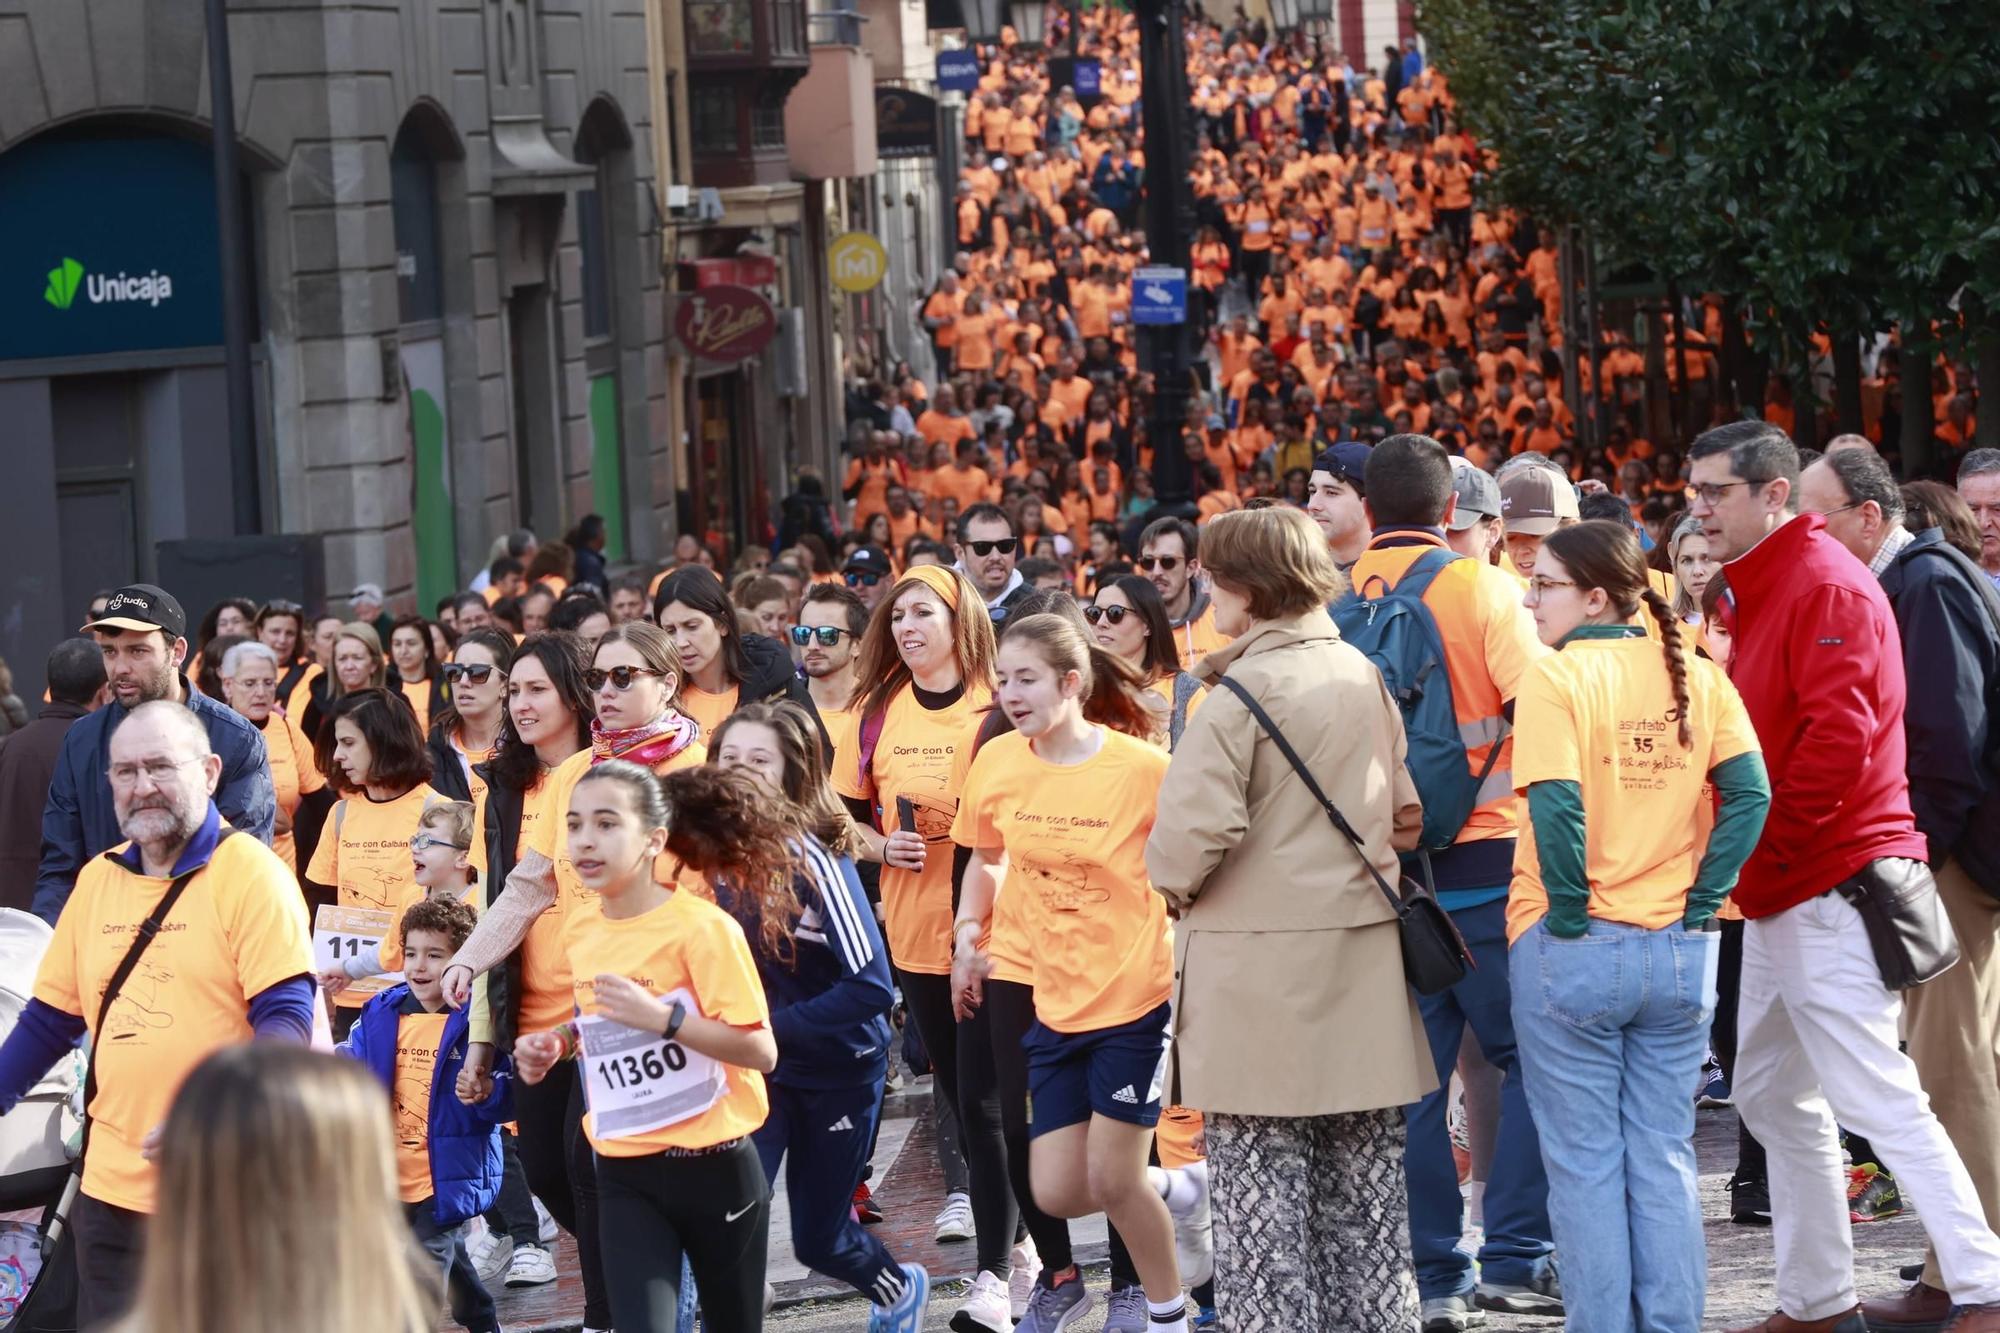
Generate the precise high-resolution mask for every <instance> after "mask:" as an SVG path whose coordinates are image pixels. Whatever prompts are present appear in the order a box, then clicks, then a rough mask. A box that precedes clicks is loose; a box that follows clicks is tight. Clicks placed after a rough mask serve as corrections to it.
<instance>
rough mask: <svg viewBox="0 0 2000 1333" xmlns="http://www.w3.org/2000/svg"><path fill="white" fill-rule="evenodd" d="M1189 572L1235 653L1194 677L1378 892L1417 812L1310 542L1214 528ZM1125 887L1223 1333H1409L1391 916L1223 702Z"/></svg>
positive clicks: (1330, 578) (1412, 1051)
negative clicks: (1162, 991)
mask: <svg viewBox="0 0 2000 1333" xmlns="http://www.w3.org/2000/svg"><path fill="white" fill-rule="evenodd" d="M1200 558H1201V561H1202V564H1203V565H1204V567H1205V568H1206V569H1207V571H1208V575H1209V578H1210V580H1211V584H1212V587H1211V595H1212V597H1213V600H1214V605H1215V616H1216V628H1217V629H1219V630H1221V631H1223V632H1225V633H1230V634H1234V635H1235V636H1236V637H1235V640H1234V641H1233V642H1232V643H1230V644H1229V645H1228V646H1227V647H1224V648H1221V649H1218V650H1217V651H1215V652H1213V653H1210V654H1209V655H1208V656H1207V657H1206V658H1204V659H1203V660H1202V662H1201V663H1200V665H1199V666H1197V667H1196V668H1195V675H1196V676H1198V677H1199V678H1201V679H1202V680H1203V681H1204V682H1205V683H1208V684H1210V685H1214V684H1215V682H1216V680H1217V679H1218V678H1219V677H1221V676H1224V675H1227V676H1229V677H1230V678H1232V679H1234V680H1237V681H1241V682H1242V683H1243V684H1244V685H1245V686H1246V687H1247V688H1248V689H1249V691H1250V693H1251V695H1252V697H1254V698H1255V699H1256V700H1257V701H1258V702H1259V703H1260V704H1262V705H1263V707H1264V709H1265V710H1266V711H1267V712H1268V713H1269V714H1270V715H1271V718H1272V720H1273V721H1274V722H1275V723H1276V724H1277V725H1278V727H1279V728H1280V729H1281V730H1282V731H1283V732H1284V733H1285V737H1286V739H1287V740H1289V741H1290V742H1291V743H1292V745H1293V747H1294V748H1295V749H1296V750H1297V751H1298V752H1299V754H1300V756H1301V757H1302V758H1303V759H1304V760H1305V762H1306V764H1307V766H1308V767H1309V768H1311V770H1312V772H1313V776H1314V777H1315V778H1317V779H1318V781H1319V783H1320V786H1321V788H1322V789H1323V790H1324V791H1325V792H1326V794H1327V797H1328V798H1329V799H1330V800H1331V801H1332V802H1333V803H1334V804H1335V805H1336V806H1337V807H1339V809H1340V811H1341V813H1343V814H1344V815H1345V816H1346V817H1347V819H1348V822H1349V823H1351V824H1352V825H1353V826H1354V830H1355V832H1356V833H1358V834H1359V835H1360V836H1361V838H1362V841H1363V842H1364V843H1365V844H1366V846H1367V850H1368V858H1369V860H1370V861H1372V862H1373V863H1374V864H1375V867H1376V868H1377V869H1378V870H1380V871H1381V872H1382V874H1383V875H1384V876H1385V877H1386V878H1387V879H1388V880H1389V882H1390V883H1391V884H1393V883H1395V882H1396V881H1397V876H1398V865H1397V859H1396V850H1397V848H1399V847H1400V848H1408V847H1414V846H1415V845H1416V839H1417V832H1418V828H1419V826H1420V824H1421V821H1422V808H1421V806H1420V805H1419V804H1418V801H1417V793H1416V789H1415V787H1414V786H1413V785H1412V784H1411V781H1410V777H1409V773H1408V771H1407V770H1406V769H1405V768H1404V766H1403V756H1404V748H1405V746H1404V738H1403V723H1402V718H1401V716H1400V715H1399V714H1398V712H1397V711H1396V707H1395V704H1394V702H1393V701H1392V700H1391V699H1390V698H1389V695H1388V691H1387V690H1386V689H1385V688H1384V687H1383V685H1382V679H1381V676H1380V675H1379V674H1378V673H1377V672H1376V670H1375V668H1374V667H1373V666H1371V665H1370V664H1369V662H1368V660H1367V659H1366V658H1365V657H1363V656H1362V655H1361V654H1360V653H1359V652H1358V651H1356V650H1355V649H1354V648H1352V647H1351V646H1349V645H1348V644H1346V643H1343V642H1342V641H1341V638H1340V634H1339V632H1338V631H1337V630H1336V629H1335V628H1334V626H1333V621H1332V620H1331V618H1330V617H1329V616H1328V615H1327V613H1326V605H1327V602H1328V601H1329V600H1330V599H1331V598H1332V597H1334V596H1335V595H1337V594H1338V593H1339V592H1341V591H1343V590H1344V580H1343V579H1342V578H1341V575H1340V573H1339V572H1338V570H1336V569H1335V567H1334V565H1333V560H1332V557H1331V555H1330V554H1329V553H1328V551H1327V547H1326V540H1325V538H1324V537H1323V536H1322V535H1321V534H1320V531H1319V529H1318V528H1317V527H1316V526H1314V524H1313V523H1312V521H1311V520H1310V519H1308V518H1307V517H1306V516H1305V515H1304V514H1303V513H1300V512H1298V511H1297V510H1291V509H1263V510H1253V511H1244V512H1240V513H1232V514H1224V515H1222V516H1220V517H1218V518H1216V519H1215V520H1214V521H1213V522H1211V523H1210V524H1209V525H1208V526H1207V527H1205V528H1203V529H1202V535H1201V552H1200ZM1146 867H1147V870H1148V872H1149V873H1150V874H1151V876H1152V880H1153V886H1154V888H1155V889H1157V890H1158V891H1159V892H1160V893H1161V894H1163V895H1164V896H1165V897H1166V899H1167V903H1168V905H1169V908H1170V910H1172V911H1173V912H1174V913H1175V914H1176V915H1177V917H1178V918H1179V919H1178V922H1177V923H1176V925H1175V927H1174V935H1175V949H1176V955H1177V956H1176V958H1175V987H1174V1028H1175V1034H1176V1035H1175V1039H1174V1056H1173V1058H1174V1066H1173V1081H1172V1082H1171V1083H1170V1084H1169V1094H1170V1095H1169V1098H1168V1100H1169V1101H1178V1102H1180V1103H1182V1104H1185V1105H1188V1106H1192V1107H1195V1108H1197V1109H1199V1110H1200V1111H1202V1112H1203V1114H1204V1117H1205V1119H1206V1122H1207V1136H1208V1157H1209V1171H1210V1178H1211V1180H1212V1182H1213V1190H1214V1194H1213V1210H1214V1219H1215V1279H1216V1286H1217V1293H1216V1296H1217V1305H1218V1307H1219V1308H1220V1309H1221V1310H1222V1312H1223V1315H1224V1317H1225V1318H1226V1319H1227V1320H1228V1321H1229V1327H1230V1328H1231V1330H1233V1331H1234V1333H1263V1331H1265V1330H1271V1331H1272V1333H1276V1331H1277V1330H1286V1331H1287V1333H1289V1331H1290V1330H1296V1329H1315V1330H1318V1329H1327V1330H1331V1329H1341V1330H1354V1331H1355V1333H1372V1331H1373V1330H1396V1333H1404V1330H1408V1329H1412V1328H1414V1327H1415V1323H1416V1314H1417V1294H1416V1283H1415V1279H1414V1277H1413V1275H1412V1272H1411V1267H1410V1255H1409V1236H1408V1221H1407V1216H1406V1205H1405V1194H1404V1185H1403V1113H1402V1110H1401V1108H1402V1107H1403V1106H1404V1105H1406V1104H1408V1103H1410V1102H1414V1101H1416V1100H1417V1099H1418V1098H1419V1097H1421V1096H1423V1095H1424V1094H1425V1093H1427V1092H1429V1091H1431V1090H1432V1089H1433V1088H1434V1087H1436V1085H1437V1080H1436V1073H1435V1071H1434V1069H1433V1067H1432V1063H1431V1057H1430V1048H1429V1046H1428V1044H1427V1043H1426V1042H1425V1039H1424V1030H1423V1024H1422V1022H1421V1020H1420V1019H1419V1017H1418V1014H1417V1007H1416V1003H1415V1001H1414V1000H1413V999H1412V997H1411V994H1410V990H1409V987H1408V985H1407V984H1406V982H1405V981H1404V977H1403V962H1402V949H1401V944H1400V941H1399V937H1398V933H1397V927H1396V921H1395V913H1394V911H1393V910H1392V909H1391V907H1390V906H1389V903H1388V900H1387V899H1386V898H1385V897H1384V896H1383V894H1382V892H1381V890H1380V889H1379V888H1378V887H1377V886H1376V884H1375V881H1374V879H1373V878H1372V877H1371V876H1370V875H1369V874H1368V870H1367V867H1366V866H1365V865H1363V863H1362V860H1361V854H1360V852H1358V851H1357V850H1356V849H1355V847H1354V845H1353V844H1352V843H1350V842H1348V841H1347V839H1346V838H1345V837H1343V836H1342V835H1341V834H1340V832H1339V831H1338V830H1336V829H1335V828H1334V827H1333V825H1332V823H1331V821H1329V820H1328V818H1327V816H1326V813H1325V812H1324V811H1323V810H1322V809H1321V808H1320V806H1319V803H1318V802H1317V801H1315V800H1314V799H1313V797H1312V795H1311V793H1310V792H1308V791H1307V789H1306V787H1305V784H1304V783H1303V782H1302V781H1301V780H1300V778H1299V777H1298V775H1297V774H1296V773H1295V772H1293V770H1292V767H1291V765H1290V764H1289V763H1287V762H1286V760H1285V757H1284V755H1283V754H1281V753H1280V752H1279V751H1278V748H1277V747H1276V746H1275V745H1274V744H1273V743H1272V742H1271V740H1270V739H1269V737H1268V736H1266V735H1265V734H1264V732H1263V729H1262V728H1261V727H1260V726H1259V725H1258V723H1257V720H1256V719H1255V718H1254V717H1252V716H1251V714H1250V712H1249V711H1248V710H1247V709H1246V708H1245V707H1244V705H1243V703H1242V701H1241V700H1240V699H1238V698H1237V697H1236V695H1235V694H1234V693H1233V692H1231V691H1230V690H1228V689H1226V688H1221V687H1216V688H1212V689H1211V690H1210V691H1209V694H1208V698H1207V702H1206V703H1205V704H1204V705H1203V707H1202V709H1201V711H1200V712H1199V713H1197V714H1195V716H1194V718H1193V719H1192V720H1191V721H1190V722H1189V724H1188V728H1187V731H1186V732H1185V733H1184V734H1183V735H1182V737H1181V743H1180V745H1179V747H1178V748H1177V749H1176V750H1175V751H1174V757H1173V763H1172V765H1171V766H1170V767H1169V768H1168V770H1167V777H1166V782H1165V785H1164V786H1163V787H1162V788H1161V790H1160V818H1159V820H1158V822H1157V823H1156V824H1155V826H1154V829H1153V834H1152V837H1151V839H1150V840H1149V841H1148V843H1147V845H1146Z"/></svg>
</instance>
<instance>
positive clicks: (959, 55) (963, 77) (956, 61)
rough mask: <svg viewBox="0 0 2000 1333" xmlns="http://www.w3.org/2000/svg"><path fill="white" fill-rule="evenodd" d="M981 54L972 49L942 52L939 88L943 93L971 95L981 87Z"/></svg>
mask: <svg viewBox="0 0 2000 1333" xmlns="http://www.w3.org/2000/svg"><path fill="white" fill-rule="evenodd" d="M979 75H980V69H979V53H978V52H977V51H974V50H971V49H970V48H961V49H960V50H957V51H940V52H938V58H937V86H938V91H939V92H941V93H969V92H971V91H972V90H973V89H974V88H977V87H978V86H979Z"/></svg>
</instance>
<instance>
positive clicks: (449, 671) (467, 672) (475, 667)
mask: <svg viewBox="0 0 2000 1333" xmlns="http://www.w3.org/2000/svg"><path fill="white" fill-rule="evenodd" d="M441 670H442V671H443V672H444V678H445V679H446V680H448V681H450V682H451V683H452V684H454V685H456V684H458V682H459V681H461V680H469V681H471V682H472V683H473V684H474V685H484V684H485V683H486V682H487V681H489V680H491V679H492V678H493V673H494V672H496V671H500V668H499V667H497V666H485V665H480V664H477V663H472V662H446V663H445V664H444V666H443V667H442V668H441ZM500 674H501V676H502V677H503V678H504V677H505V676H506V674H507V673H506V672H504V671H500Z"/></svg>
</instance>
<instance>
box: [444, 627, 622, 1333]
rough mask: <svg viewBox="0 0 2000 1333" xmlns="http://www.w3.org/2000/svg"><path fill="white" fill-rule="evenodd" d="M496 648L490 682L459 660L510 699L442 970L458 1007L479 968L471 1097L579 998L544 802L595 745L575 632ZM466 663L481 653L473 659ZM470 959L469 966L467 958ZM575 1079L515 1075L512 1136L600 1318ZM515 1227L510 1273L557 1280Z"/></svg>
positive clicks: (605, 1313)
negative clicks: (479, 1025)
mask: <svg viewBox="0 0 2000 1333" xmlns="http://www.w3.org/2000/svg"><path fill="white" fill-rule="evenodd" d="M480 633H481V632H480V631H474V633H473V634H471V635H468V636H467V637H466V640H465V642H464V643H461V644H460V645H459V651H460V652H461V653H463V652H465V651H466V649H467V648H468V646H470V645H472V644H474V643H475V642H478V641H479V635H480ZM496 637H501V638H504V636H498V635H497V633H496ZM489 642H490V641H489ZM498 660H499V663H500V664H501V665H500V666H496V667H494V669H493V670H492V671H491V672H490V673H489V674H488V676H487V679H486V680H485V681H484V682H480V683H477V684H474V683H473V682H472V679H471V677H472V671H470V670H469V671H467V672H466V673H465V684H466V685H467V686H469V687H470V689H471V690H472V691H473V692H475V693H477V692H482V691H485V690H491V689H494V688H496V687H497V688H501V689H504V691H505V699H506V704H505V707H504V709H503V710H502V711H501V713H500V719H499V730H498V732H497V734H496V736H495V738H494V742H493V752H492V757H491V758H490V759H488V760H486V761H485V762H484V763H482V764H480V765H479V766H478V768H477V770H476V777H477V780H478V781H479V782H480V784H481V789H480V792H479V795H478V797H477V798H476V800H475V801H474V804H473V813H472V836H471V838H470V839H469V840H468V841H469V842H470V843H471V844H472V845H471V847H470V849H469V850H468V852H467V857H468V859H469V860H470V861H471V863H472V867H473V869H475V870H477V871H478V872H479V878H480V883H481V886H482V893H481V897H482V901H483V904H484V905H483V906H482V908H481V911H480V921H479V925H478V927H477V928H475V929H474V930H473V932H472V935H471V937H470V938H468V939H467V940H466V942H465V943H464V944H463V945H461V946H460V948H459V951H458V953H457V954H456V955H455V956H454V957H453V958H452V961H451V962H450V963H449V964H447V965H446V967H445V972H444V976H443V978H442V979H443V982H444V986H445V997H446V999H447V1001H448V1002H449V1003H451V1005H452V1006H453V1007H454V1008H461V1007H463V1006H464V1005H465V1004H466V1002H467V1001H468V999H470V997H471V993H472V981H473V978H474V977H475V976H477V977H478V978H479V984H480V987H481V989H482V994H483V999H484V1002H485V1008H486V1010H487V1012H488V1014H489V1020H490V1027H491V1031H490V1033H489V1034H481V1033H479V1032H477V1031H475V1032H474V1034H473V1037H474V1040H473V1042H472V1045H471V1046H470V1047H469V1049H468V1050H467V1052H466V1059H465V1074H464V1076H463V1078H462V1079H461V1081H460V1085H459V1092H460V1096H461V1097H462V1098H463V1099H465V1100H468V1101H478V1100H482V1099H483V1097H484V1092H485V1087H484V1080H485V1078H486V1077H487V1075H488V1074H489V1073H490V1071H491V1070H492V1068H493V1064H494V1059H493V1054H494V1051H495V1050H496V1049H498V1050H503V1051H504V1050H508V1049H510V1048H511V1047H512V1045H513V1043H514V1038H515V1037H516V1036H517V1035H518V1034H520V1033H523V1032H540V1031H545V1030H547V1029H550V1028H553V1027H555V1026H557V1025H559V1024H561V1023H562V1022H564V1021H565V1020H567V1019H568V1018H569V1016H570V1013H571V1011H572V1009H573V1008H574V1002H573V997H572V994H571V988H570V975H569V964H568V959H567V955H566V954H565V953H564V951H563V943H562V935H563V906H564V904H563V901H562V900H561V899H560V898H559V897H558V896H557V893H556V886H555V875H554V867H553V865H552V864H551V861H550V856H549V853H548V851H546V850H543V849H545V848H546V847H547V846H548V839H549V838H550V836H551V831H550V829H549V828H548V827H545V826H546V825H549V824H553V825H554V826H555V829H556V830H557V832H556V833H555V834H554V836H555V837H560V836H561V834H560V829H561V828H562V824H563V811H562V809H561V807H559V806H556V805H554V804H552V797H551V792H552V788H553V786H554V782H553V777H552V775H553V774H554V773H555V772H556V771H557V770H558V769H559V768H561V767H562V766H563V764H564V763H565V762H566V761H567V760H569V759H570V758H572V757H573V756H576V755H578V754H583V753H586V752H587V751H588V750H589V747H590V728H591V719H592V716H593V714H594V711H595V709H594V706H593V704H592V702H591V697H590V691H589V687H588V686H587V685H586V683H585V680H584V675H585V671H586V669H587V668H586V661H585V658H584V656H583V648H582V645H581V644H579V643H578V642H577V640H576V638H575V636H574V635H570V634H562V633H552V634H536V635H531V636H530V637H529V638H528V639H527V640H526V641H525V642H524V643H522V644H521V646H520V647H519V648H517V649H513V650H512V651H511V652H509V653H508V654H507V655H505V656H502V657H500V658H499V659H498ZM465 665H467V666H469V667H473V668H476V667H478V666H481V665H486V664H485V663H481V662H479V661H477V660H476V659H475V660H472V661H468V662H466V663H465ZM461 697H463V696H461ZM524 884H525V885H526V886H527V888H526V889H524V888H523V887H522V886H523V885H524ZM543 886H546V889H545V891H544V890H543ZM468 959H470V960H473V962H475V963H476V964H477V966H476V967H474V966H469V965H467V960H468ZM489 969H490V970H489ZM454 983H456V984H457V989H454ZM574 1083H575V1079H574V1072H573V1070H566V1071H563V1072H559V1073H557V1074H555V1075H554V1076H552V1077H551V1078H550V1079H549V1080H548V1081H546V1082H544V1083H541V1084H537V1085H534V1086H528V1085H517V1086H516V1088H515V1092H514V1108H515V1120H516V1123H517V1124H518V1125H519V1132H518V1134H517V1135H516V1136H515V1146H516V1148H517V1149H518V1151H519V1153H520V1158H521V1170H522V1174H524V1175H525V1176H526V1177H527V1183H528V1188H529V1189H530V1190H532V1191H533V1192H534V1194H535V1197H537V1198H539V1199H540V1200H541V1201H542V1204H543V1206H544V1207H546V1208H547V1209H548V1210H549V1215H550V1216H551V1217H553V1218H554V1219H555V1220H556V1224H557V1225H558V1226H560V1227H562V1228H563V1230H565V1231H567V1232H569V1233H570V1234H571V1235H572V1236H574V1237H576V1250H577V1263H578V1267H579V1268H580V1269H581V1277H582V1280H583V1299H584V1305H583V1322H584V1326H585V1327H587V1328H598V1329H603V1328H609V1327H610V1326H611V1304H610V1299H609V1298H608V1297H607V1296H606V1294H605V1288H604V1277H603V1269H602V1266H601V1262H600V1260H599V1257H598V1237H597V1186H596V1175H595V1173H594V1171H593V1169H592V1162H591V1156H590V1145H589V1144H588V1142H587V1141H585V1139H584V1137H583V1132H582V1122H583V1101H582V1094H581V1092H580V1090H578V1089H577V1088H576V1087H575V1086H574ZM509 1231H510V1235H511V1238H512V1239H513V1241H514V1246H513V1253H512V1255H511V1256H510V1267H509V1268H508V1270H507V1274H508V1279H509V1281H510V1283H513V1284H518V1285H529V1284H534V1283H541V1282H546V1281H549V1280H551V1279H552V1278H553V1277H554V1261H553V1260H552V1259H551V1258H550V1257H549V1255H548V1252H547V1251H546V1250H545V1249H543V1248H541V1247H540V1245H539V1244H526V1243H524V1241H525V1240H526V1237H525V1236H524V1235H521V1234H517V1233H514V1232H513V1229H512V1228H511V1227H510V1228H509ZM537 1239H538V1237H537ZM544 1273H546V1274H547V1276H543V1274H544Z"/></svg>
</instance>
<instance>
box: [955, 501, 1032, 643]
mask: <svg viewBox="0 0 2000 1333" xmlns="http://www.w3.org/2000/svg"><path fill="white" fill-rule="evenodd" d="M1020 545H1021V544H1020V540H1019V539H1018V538H1016V537H1015V536H1014V520H1013V519H1011V518H1009V517H1007V511H1006V510H1004V509H1002V508H1001V507H1000V506H999V505H996V504H984V503H982V504H976V505H974V506H972V508H970V509H968V510H966V511H965V512H964V513H963V514H960V515H959V516H958V568H959V572H961V573H963V574H964V575H965V576H966V577H967V578H969V579H971V580H972V586H973V587H975V588H977V589H979V596H980V600H982V601H984V602H985V603H986V610H987V613H988V614H989V615H991V616H992V617H993V623H994V624H996V625H997V624H999V623H1000V622H1001V621H1003V620H1005V619H1006V618H1007V612H1008V611H1009V610H1010V609H1011V608H1012V607H1013V605H1014V603H1016V602H1018V601H1020V600H1021V599H1022V598H1023V597H1025V596H1027V594H1028V584H1027V581H1026V580H1025V579H1023V578H1022V577H1021V571H1020V570H1018V569H1016V568H1015V567H1014V563H1015V561H1016V559H1017V558H1018V552H1019V550H1020Z"/></svg>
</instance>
